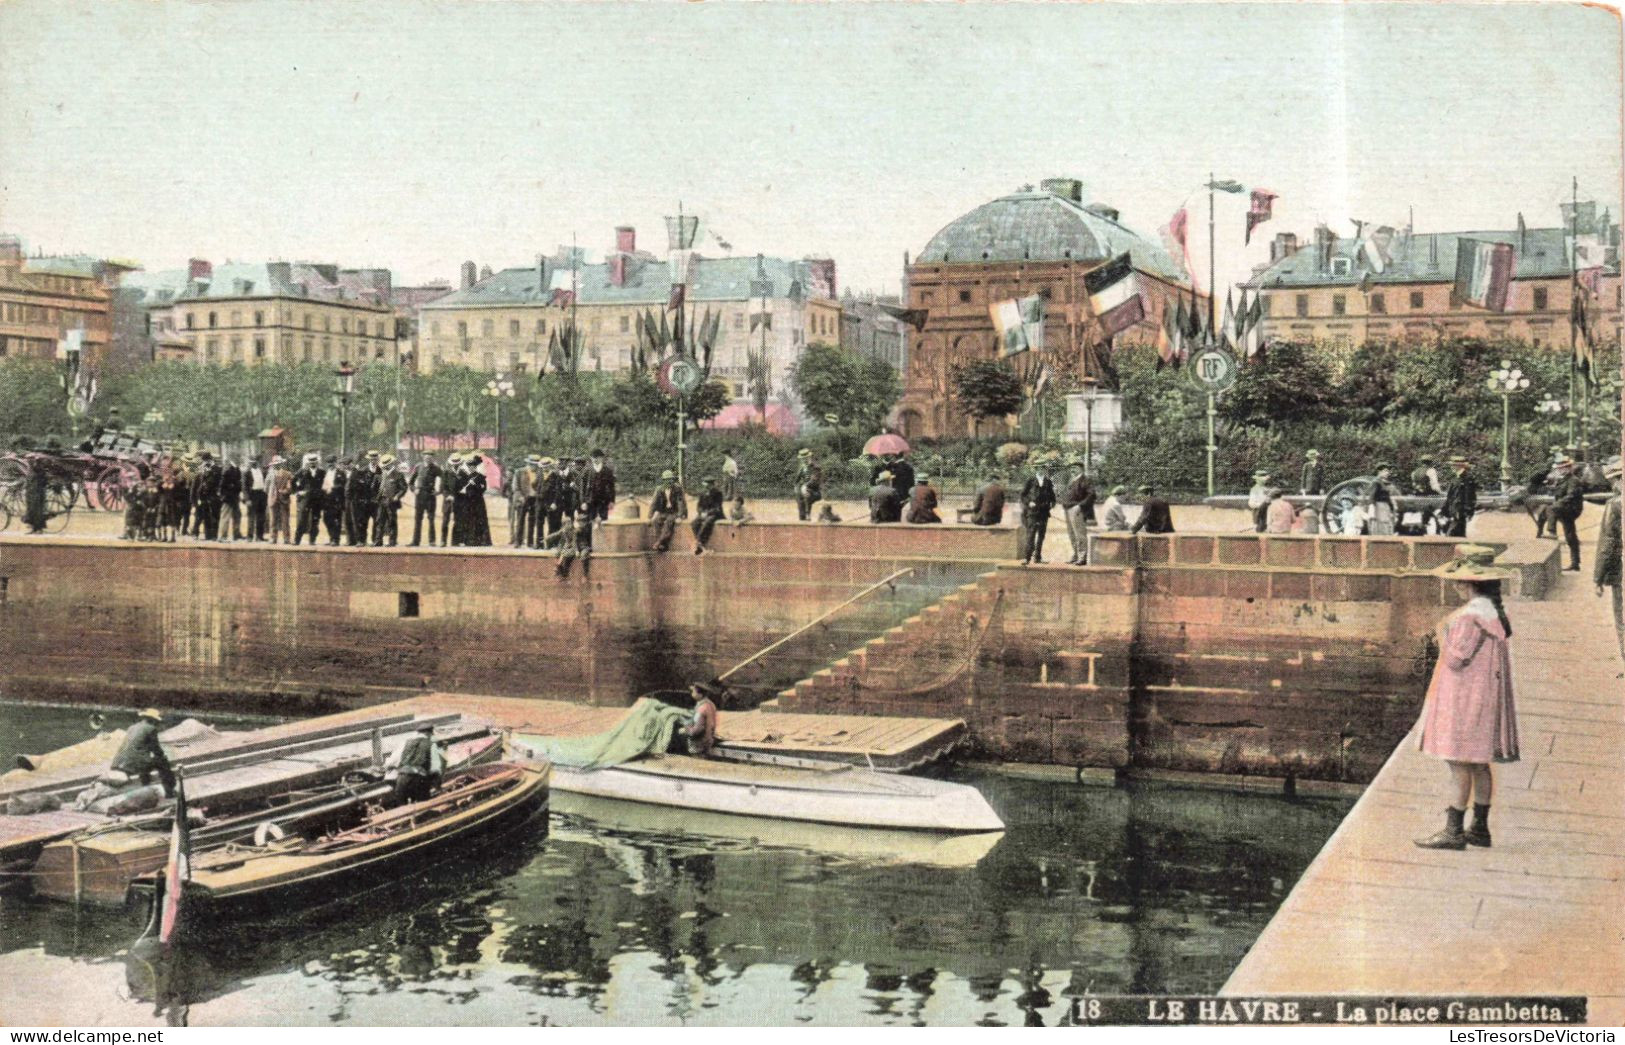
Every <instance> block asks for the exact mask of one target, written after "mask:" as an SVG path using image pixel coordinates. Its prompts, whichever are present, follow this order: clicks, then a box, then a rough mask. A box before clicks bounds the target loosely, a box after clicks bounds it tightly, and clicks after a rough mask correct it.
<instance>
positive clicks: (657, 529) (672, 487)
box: [649, 468, 688, 552]
mask: <svg viewBox="0 0 1625 1045" xmlns="http://www.w3.org/2000/svg"><path fill="white" fill-rule="evenodd" d="M660 484H661V485H660V487H659V489H657V490H655V492H654V497H653V498H651V499H650V501H649V529H650V530H652V531H653V534H654V541H653V545H652V547H653V548H654V550H655V551H657V552H665V551H670V550H671V538H672V535H673V534H674V533H676V532H677V520H678V519H687V518H688V495H687V494H685V493H683V488H682V487H681V486H679V485H677V473H676V472H674V471H672V470H671V469H670V468H667V469H666V470H664V471H662V472H661V473H660Z"/></svg>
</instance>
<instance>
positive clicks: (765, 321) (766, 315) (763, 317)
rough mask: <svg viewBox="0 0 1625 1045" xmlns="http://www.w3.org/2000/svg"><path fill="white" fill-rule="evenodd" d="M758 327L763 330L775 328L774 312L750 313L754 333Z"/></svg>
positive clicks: (751, 327) (751, 328)
mask: <svg viewBox="0 0 1625 1045" xmlns="http://www.w3.org/2000/svg"><path fill="white" fill-rule="evenodd" d="M757 327H761V328H762V329H763V330H772V329H773V313H771V312H752V313H751V314H750V330H751V333H753V334H754V333H755V332H756V328H757Z"/></svg>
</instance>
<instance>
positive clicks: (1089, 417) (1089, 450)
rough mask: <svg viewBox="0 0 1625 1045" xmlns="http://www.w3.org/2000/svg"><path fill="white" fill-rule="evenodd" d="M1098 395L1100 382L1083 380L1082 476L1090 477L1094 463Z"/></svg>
mask: <svg viewBox="0 0 1625 1045" xmlns="http://www.w3.org/2000/svg"><path fill="white" fill-rule="evenodd" d="M1099 394H1100V382H1099V381H1097V380H1095V379H1094V378H1092V377H1087V376H1086V377H1084V379H1083V474H1084V476H1085V477H1086V478H1088V477H1091V476H1092V475H1093V472H1092V471H1091V469H1093V467H1094V463H1095V397H1096V396H1098V395H1099Z"/></svg>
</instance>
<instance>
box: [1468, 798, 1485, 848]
mask: <svg viewBox="0 0 1625 1045" xmlns="http://www.w3.org/2000/svg"><path fill="white" fill-rule="evenodd" d="M1466 839H1467V844H1468V845H1478V846H1483V847H1484V848H1485V849H1488V848H1489V847H1490V807H1489V806H1488V805H1483V804H1480V803H1478V802H1474V803H1473V823H1472V826H1470V827H1468V828H1467V834H1466Z"/></svg>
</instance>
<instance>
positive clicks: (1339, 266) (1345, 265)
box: [1332, 258, 1349, 276]
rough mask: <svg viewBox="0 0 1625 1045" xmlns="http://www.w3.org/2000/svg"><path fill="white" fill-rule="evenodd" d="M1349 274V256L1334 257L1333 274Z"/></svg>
mask: <svg viewBox="0 0 1625 1045" xmlns="http://www.w3.org/2000/svg"><path fill="white" fill-rule="evenodd" d="M1348 274H1349V259H1348V258H1333V259H1332V275H1334V276H1346V275H1348Z"/></svg>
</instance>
